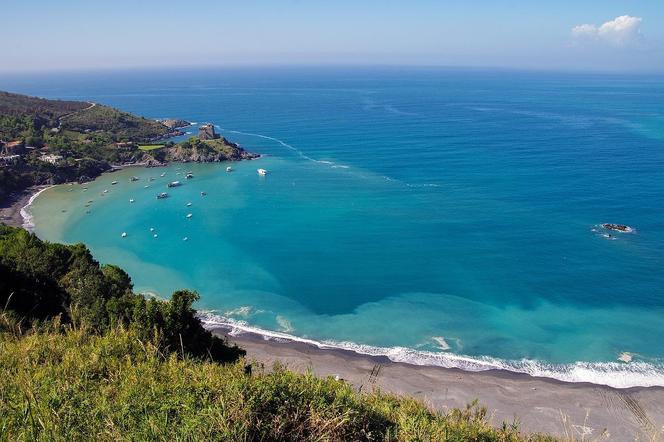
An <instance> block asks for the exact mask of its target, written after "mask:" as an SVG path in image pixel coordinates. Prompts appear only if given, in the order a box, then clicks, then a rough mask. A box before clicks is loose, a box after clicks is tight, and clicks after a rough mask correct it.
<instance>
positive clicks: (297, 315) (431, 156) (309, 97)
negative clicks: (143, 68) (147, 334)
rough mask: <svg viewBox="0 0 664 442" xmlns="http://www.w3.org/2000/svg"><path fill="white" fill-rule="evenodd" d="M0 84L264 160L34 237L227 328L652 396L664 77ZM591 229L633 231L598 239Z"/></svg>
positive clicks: (215, 170) (54, 194)
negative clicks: (174, 125) (198, 127)
mask: <svg viewBox="0 0 664 442" xmlns="http://www.w3.org/2000/svg"><path fill="white" fill-rule="evenodd" d="M0 86H2V88H5V89H12V90H16V91H21V92H26V93H35V94H39V95H45V96H53V97H56V96H57V97H61V98H80V99H88V100H95V101H99V102H104V103H107V104H110V105H114V106H118V107H120V108H122V109H125V110H128V111H132V112H137V113H141V114H144V115H146V116H149V117H155V118H156V117H181V118H185V119H190V120H192V121H197V122H204V121H213V122H215V123H217V124H218V125H219V126H220V128H219V130H220V132H221V134H222V135H224V136H226V137H227V138H230V139H232V140H235V141H239V142H240V143H241V144H242V145H243V146H245V147H246V148H247V149H249V150H252V151H255V152H260V153H263V154H266V156H265V157H263V158H261V159H260V160H257V161H251V162H243V163H239V164H234V165H233V166H234V168H235V169H236V170H235V171H234V172H232V173H226V172H225V166H226V165H222V164H207V165H189V164H184V165H172V166H170V167H168V168H165V169H130V170H124V171H121V172H117V173H113V174H109V175H106V176H104V177H102V178H100V179H99V180H97V181H95V182H94V183H91V184H89V185H88V186H87V187H88V190H87V191H83V186H80V185H74V186H61V187H58V188H54V189H50V190H48V191H46V192H44V194H43V195H42V196H40V197H39V198H38V199H37V200H36V201H35V204H34V205H33V207H32V211H33V214H34V217H35V221H36V225H37V228H36V231H37V233H38V234H39V235H40V236H41V237H43V238H46V239H51V240H58V241H66V242H77V241H83V242H85V243H86V244H88V245H89V246H90V247H91V249H92V250H93V252H94V254H95V256H96V257H97V258H98V259H99V260H101V261H102V262H112V263H116V264H119V265H121V266H123V267H124V268H126V269H127V270H128V271H129V273H130V274H131V276H132V278H133V279H134V282H135V284H136V287H137V288H138V289H140V290H146V291H152V292H156V293H158V294H160V295H163V296H167V295H168V294H169V293H170V292H171V291H172V290H174V289H176V288H180V287H191V288H195V289H196V290H198V291H199V292H200V293H201V295H202V300H201V303H200V306H199V307H201V308H205V309H210V310H214V311H216V312H217V314H219V315H220V316H224V317H226V318H231V319H234V320H236V321H244V323H246V324H247V325H248V326H253V327H260V328H262V329H265V330H272V331H281V332H284V333H287V334H289V335H294V336H298V337H304V338H309V339H314V340H317V341H333V342H335V343H344V344H343V345H345V346H348V347H352V348H356V349H358V350H360V351H365V352H369V353H372V352H373V353H388V354H389V355H390V357H392V358H393V359H396V360H408V361H411V362H415V363H429V364H438V365H446V366H461V367H464V368H468V369H481V368H487V367H499V368H507V369H512V370H518V371H525V372H530V373H533V374H540V375H545V376H553V377H557V378H559V379H565V380H572V381H580V380H585V381H595V382H601V383H607V384H611V385H616V386H629V385H664V366H663V365H662V356H664V339H662V336H664V322H663V321H662V320H661V318H662V317H663V313H664V298H663V297H662V294H663V292H664V291H663V289H664V274H663V272H662V271H661V268H662V264H663V261H664V260H663V258H664V255H663V253H662V250H663V248H662V246H664V233H663V232H662V227H663V226H662V207H663V204H662V203H663V201H662V195H664V193H663V191H664V180H663V179H662V178H664V176H663V175H664V173H663V172H662V171H663V170H664V169H663V168H662V166H663V165H664V149H662V147H664V145H663V144H662V143H663V142H664V140H663V139H662V137H661V136H660V135H661V133H662V130H663V129H662V127H664V126H663V125H664V82H662V81H661V80H659V79H654V78H649V77H622V76H570V75H562V74H559V75H553V74H543V73H537V74H535V73H514V72H511V73H510V72H481V71H472V72H459V71H445V70H412V69H411V70H394V69H390V70H362V71H348V70H336V71H335V70H315V69H310V70H273V71H221V72H220V71H217V72H214V71H190V72H184V71H183V72H170V73H166V72H162V73H159V72H153V73H140V72H138V73H136V72H134V73H116V74H115V75H114V76H113V77H111V78H105V77H103V76H101V74H99V75H97V76H95V75H89V76H86V77H77V76H76V75H74V74H70V75H62V76H59V77H56V78H55V79H50V80H49V82H46V80H43V79H40V78H32V79H29V78H28V79H26V78H22V79H19V78H0ZM192 130H194V131H195V127H193V128H192ZM259 167H262V168H265V169H268V170H269V171H270V174H269V175H268V176H267V177H259V176H258V175H257V174H256V169H257V168H259ZM189 170H191V171H192V172H193V173H194V175H195V178H194V179H192V180H184V179H183V178H184V176H183V172H186V171H189ZM162 172H166V176H165V177H163V178H161V177H160V176H159V174H160V173H162ZM178 173H179V174H180V175H178ZM132 175H136V176H138V177H140V178H141V179H140V180H139V181H137V182H134V183H131V182H130V181H129V177H130V176H132ZM150 176H152V177H155V178H156V181H154V182H148V178H149V177H150ZM175 179H181V180H182V181H183V182H184V185H183V186H182V187H179V188H176V189H167V188H166V183H167V182H168V181H172V180H175ZM112 180H117V181H119V183H118V184H117V185H114V186H113V185H111V184H110V182H111V181H112ZM146 184H149V185H150V187H149V188H147V189H145V188H144V187H143V186H145V185H146ZM104 189H108V190H109V192H108V193H107V194H104V195H103V196H102V191H103V190H104ZM160 191H168V192H169V194H170V195H171V197H170V198H168V199H165V200H156V199H155V194H156V193H157V192H160ZM201 191H206V192H207V193H208V195H207V196H205V197H201V195H200V192H201ZM130 198H133V199H135V200H136V202H135V203H129V199H130ZM89 200H94V202H93V203H91V204H90V207H89V208H87V209H86V208H85V207H84V206H85V204H86V202H87V201H89ZM187 202H191V203H192V205H191V207H187V206H186V203H187ZM62 210H66V212H62ZM86 210H90V213H89V214H86V213H85V211H86ZM188 213H191V214H192V218H191V219H187V218H186V215H187V214H188ZM602 222H618V223H625V224H629V225H631V226H634V227H635V228H636V232H635V233H631V234H620V233H616V234H613V238H606V237H605V236H603V235H604V234H606V233H607V232H605V231H603V230H602V229H601V227H598V224H599V223H602ZM151 227H153V228H154V229H155V232H156V233H157V234H158V237H157V238H154V237H153V234H154V233H153V232H151V231H150V228H151ZM122 232H127V234H128V235H127V237H126V238H122V237H121V233H122ZM184 237H187V238H188V239H187V241H183V238H184ZM623 352H629V353H631V354H633V355H634V359H633V361H634V362H632V363H629V364H624V363H620V362H617V358H618V357H619V356H620V355H621V353H623ZM455 355H463V356H464V357H458V356H455ZM580 361H581V362H580ZM576 362H580V363H576ZM575 363H576V364H575ZM587 363H590V364H587Z"/></svg>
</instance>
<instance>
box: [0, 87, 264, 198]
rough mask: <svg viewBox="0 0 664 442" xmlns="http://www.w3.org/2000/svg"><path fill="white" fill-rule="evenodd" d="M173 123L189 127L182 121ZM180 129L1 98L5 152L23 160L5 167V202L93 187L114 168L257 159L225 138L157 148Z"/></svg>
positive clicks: (89, 107) (84, 107)
mask: <svg viewBox="0 0 664 442" xmlns="http://www.w3.org/2000/svg"><path fill="white" fill-rule="evenodd" d="M168 123H169V124H171V125H175V126H177V125H178V124H186V122H185V121H181V120H168ZM175 126H172V127H169V126H166V125H165V124H163V123H160V122H158V121H154V120H150V119H147V118H143V117H139V116H136V115H132V114H129V113H127V112H122V111H119V110H117V109H113V108H111V107H108V106H103V105H100V104H93V103H86V102H77V101H61V100H46V99H42V98H35V97H27V96H25V95H18V94H10V93H7V92H0V152H2V151H8V152H5V153H7V154H18V155H20V157H21V159H20V161H18V162H14V161H12V162H11V163H10V164H9V165H4V164H3V163H1V162H0V200H4V199H6V198H7V197H8V196H9V195H11V194H12V193H13V192H16V191H20V190H23V189H25V188H26V187H29V186H31V185H39V184H61V183H64V182H71V181H89V180H91V179H94V178H95V177H97V176H99V175H100V174H101V173H103V172H104V171H107V170H110V169H111V165H119V164H136V163H144V164H146V163H147V164H159V163H163V162H166V161H199V162H209V161H228V160H231V161H237V160H241V159H245V158H253V157H254V155H252V154H249V153H247V152H245V151H244V150H243V149H242V148H240V147H239V146H238V145H236V144H233V143H230V142H228V141H226V140H224V139H223V138H220V139H217V140H210V141H206V142H201V141H200V140H198V139H197V138H192V139H191V140H190V141H187V142H184V143H179V144H174V143H173V142H171V141H168V142H165V143H158V142H157V141H158V140H161V139H164V138H167V137H169V136H173V135H179V134H181V132H179V131H177V130H176V129H174V128H173V127H175ZM10 141H18V144H19V146H18V148H17V147H16V146H12V147H11V148H9V147H8V146H9V142H10ZM137 144H138V145H139V146H137ZM26 147H30V148H31V149H26ZM45 153H48V154H56V155H60V156H62V157H64V160H63V161H60V162H58V164H56V165H53V164H48V163H45V162H44V161H42V160H41V159H40V157H41V156H42V155H43V154H45Z"/></svg>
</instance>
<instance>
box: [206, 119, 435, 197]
mask: <svg viewBox="0 0 664 442" xmlns="http://www.w3.org/2000/svg"><path fill="white" fill-rule="evenodd" d="M216 127H217V129H219V130H220V131H222V132H228V133H232V134H239V135H246V136H250V137H256V138H262V139H264V140H270V141H274V142H275V143H277V144H279V145H281V146H283V147H285V148H287V149H289V150H291V151H293V152H295V153H296V154H297V155H298V156H299V157H300V158H302V159H305V160H307V161H311V162H313V163H317V164H321V165H325V166H329V167H330V168H331V169H343V170H347V169H350V168H351V167H350V166H347V165H345V164H337V163H335V162H334V161H330V160H317V159H316V158H312V157H310V156H309V155H307V154H305V153H304V152H302V151H301V150H300V149H298V148H297V147H295V146H293V145H292V144H288V143H286V142H285V141H283V140H280V139H279V138H275V137H271V136H269V135H263V134H257V133H253V132H243V131H240V130H232V129H224V128H223V127H220V126H216ZM358 176H361V177H363V178H368V176H367V175H364V174H358ZM381 177H382V178H383V179H384V180H385V181H392V182H396V183H400V184H402V185H404V186H406V187H412V188H432V187H441V185H440V184H436V183H423V184H412V183H407V182H405V181H402V180H400V179H397V178H393V177H390V176H387V175H381Z"/></svg>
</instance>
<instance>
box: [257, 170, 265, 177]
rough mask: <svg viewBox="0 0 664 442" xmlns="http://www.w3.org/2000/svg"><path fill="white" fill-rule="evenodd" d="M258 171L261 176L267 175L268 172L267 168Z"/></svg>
mask: <svg viewBox="0 0 664 442" xmlns="http://www.w3.org/2000/svg"><path fill="white" fill-rule="evenodd" d="M256 172H258V174H259V175H261V176H265V175H267V173H268V172H267V170H265V169H257V170H256Z"/></svg>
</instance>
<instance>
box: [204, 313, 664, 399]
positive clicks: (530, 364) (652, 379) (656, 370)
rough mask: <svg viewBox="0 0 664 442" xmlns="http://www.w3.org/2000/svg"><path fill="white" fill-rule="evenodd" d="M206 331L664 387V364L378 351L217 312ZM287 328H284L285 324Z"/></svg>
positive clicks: (423, 361)
mask: <svg viewBox="0 0 664 442" xmlns="http://www.w3.org/2000/svg"><path fill="white" fill-rule="evenodd" d="M199 318H200V319H201V321H202V322H203V324H204V325H205V326H206V328H215V327H221V328H224V329H227V330H229V334H230V335H231V336H237V335H241V334H244V333H251V334H256V335H260V336H262V337H263V339H265V340H273V341H278V342H299V343H304V344H308V345H313V346H315V347H317V348H320V349H330V350H332V349H341V350H348V351H352V352H354V353H357V354H361V355H368V356H383V357H387V358H388V359H389V360H391V361H392V362H400V363H405V364H411V365H421V366H434V367H443V368H458V369H461V370H465V371H473V372H478V371H487V370H504V371H509V372H513V373H522V374H527V375H530V376H534V377H542V378H550V379H556V380H558V381H563V382H573V383H577V382H587V383H592V384H600V385H607V386H609V387H614V388H631V387H655V386H659V387H664V364H651V363H647V362H629V363H624V362H574V363H570V364H551V363H546V362H542V361H537V360H532V359H520V360H506V359H500V358H494V357H490V356H466V355H457V354H454V353H450V352H432V351H419V350H414V349H412V348H407V347H377V346H372V345H364V344H356V343H354V342H347V341H340V342H337V341H317V340H314V339H308V338H300V337H297V336H294V335H291V334H289V333H287V332H279V331H270V330H264V329H261V328H258V327H255V326H252V325H250V324H249V323H247V322H246V321H238V320H235V319H232V318H227V317H224V316H218V315H216V314H214V313H213V312H204V311H199ZM281 325H283V324H281Z"/></svg>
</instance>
